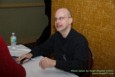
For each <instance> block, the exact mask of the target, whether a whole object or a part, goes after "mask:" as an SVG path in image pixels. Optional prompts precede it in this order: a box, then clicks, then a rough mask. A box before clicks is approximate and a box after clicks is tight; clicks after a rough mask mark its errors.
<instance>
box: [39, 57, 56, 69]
mask: <svg viewBox="0 0 115 77" xmlns="http://www.w3.org/2000/svg"><path fill="white" fill-rule="evenodd" d="M39 65H40V66H41V68H43V69H45V68H49V67H55V65H56V60H53V59H50V58H47V57H44V58H42V59H41V60H40V62H39Z"/></svg>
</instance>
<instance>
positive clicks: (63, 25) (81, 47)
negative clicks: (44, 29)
mask: <svg viewBox="0 0 115 77" xmlns="http://www.w3.org/2000/svg"><path fill="white" fill-rule="evenodd" d="M72 21H73V19H72V15H71V12H70V11H69V10H68V9H67V8H60V9H58V10H57V11H56V13H55V28H56V30H57V31H56V33H55V34H53V35H52V36H51V37H50V38H49V39H48V40H47V41H46V42H45V43H43V44H42V45H40V46H38V47H35V48H34V49H32V51H31V52H30V53H28V54H24V55H22V56H21V57H20V58H18V59H17V61H21V60H22V59H23V58H31V57H37V56H41V55H42V56H44V57H43V58H42V59H41V61H40V62H39V65H40V66H41V68H43V69H46V68H50V67H56V68H58V69H61V70H64V71H67V72H71V73H75V74H76V75H79V76H82V75H83V74H84V72H78V71H79V70H88V69H89V66H90V64H91V61H92V58H91V54H90V53H91V52H90V49H89V47H88V42H87V40H86V38H85V37H84V36H83V35H81V34H80V33H78V32H77V31H75V30H74V29H72ZM52 53H53V56H54V59H51V58H49V57H47V56H48V55H49V54H52Z"/></svg>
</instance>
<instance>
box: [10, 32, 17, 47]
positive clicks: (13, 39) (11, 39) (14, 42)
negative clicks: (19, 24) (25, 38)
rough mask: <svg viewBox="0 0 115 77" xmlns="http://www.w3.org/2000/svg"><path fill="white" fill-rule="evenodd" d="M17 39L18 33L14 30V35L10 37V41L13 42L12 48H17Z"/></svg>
mask: <svg viewBox="0 0 115 77" xmlns="http://www.w3.org/2000/svg"><path fill="white" fill-rule="evenodd" d="M16 41H17V38H16V35H15V33H14V32H12V35H11V37H10V42H11V48H12V49H16Z"/></svg>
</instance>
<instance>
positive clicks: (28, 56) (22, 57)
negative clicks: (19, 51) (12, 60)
mask: <svg viewBox="0 0 115 77" xmlns="http://www.w3.org/2000/svg"><path fill="white" fill-rule="evenodd" d="M32 56H33V55H32V54H31V53H27V54H24V55H22V56H20V57H18V58H17V59H16V62H18V63H20V62H21V61H22V60H23V62H27V61H28V60H29V59H30V58H31V57H32ZM23 62H21V63H23Z"/></svg>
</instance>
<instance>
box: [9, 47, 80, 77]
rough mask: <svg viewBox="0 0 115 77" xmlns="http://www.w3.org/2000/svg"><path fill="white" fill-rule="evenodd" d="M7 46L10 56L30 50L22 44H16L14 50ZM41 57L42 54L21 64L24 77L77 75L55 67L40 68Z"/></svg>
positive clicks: (65, 76)
mask: <svg viewBox="0 0 115 77" xmlns="http://www.w3.org/2000/svg"><path fill="white" fill-rule="evenodd" d="M8 48H9V51H10V53H11V55H12V56H20V55H22V54H25V53H28V52H30V51H31V50H30V49H29V48H27V47H25V46H24V45H17V49H15V50H12V49H11V48H10V46H8ZM41 58H42V56H39V57H36V58H33V59H31V60H30V61H28V62H26V63H24V64H22V66H23V67H24V68H25V70H26V77H78V76H77V75H75V74H72V73H68V72H65V71H62V70H59V69H56V68H55V67H53V68H46V69H42V68H41V67H40V66H39V61H40V59H41Z"/></svg>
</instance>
